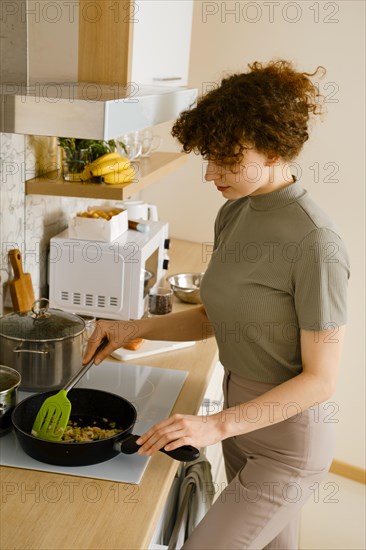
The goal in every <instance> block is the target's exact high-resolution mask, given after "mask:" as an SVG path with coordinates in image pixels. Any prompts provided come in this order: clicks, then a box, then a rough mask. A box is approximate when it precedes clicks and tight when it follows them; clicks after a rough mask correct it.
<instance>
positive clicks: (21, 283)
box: [9, 249, 35, 312]
mask: <svg viewBox="0 0 366 550" xmlns="http://www.w3.org/2000/svg"><path fill="white" fill-rule="evenodd" d="M9 258H10V263H11V265H12V268H13V271H14V278H13V280H12V281H10V282H9V288H10V295H11V301H12V303H13V308H14V310H15V311H21V312H23V311H30V310H31V309H32V304H33V303H34V301H35V297H34V290H33V285H32V279H31V276H30V273H24V272H23V264H22V256H21V254H20V250H17V249H13V250H10V251H9Z"/></svg>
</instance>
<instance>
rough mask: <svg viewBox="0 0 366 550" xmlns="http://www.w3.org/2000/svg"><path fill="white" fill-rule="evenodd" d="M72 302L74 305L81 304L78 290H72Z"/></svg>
mask: <svg viewBox="0 0 366 550" xmlns="http://www.w3.org/2000/svg"><path fill="white" fill-rule="evenodd" d="M72 303H73V304H74V305H75V306H79V305H80V304H81V294H80V292H73V294H72Z"/></svg>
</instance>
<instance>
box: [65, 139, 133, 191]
mask: <svg viewBox="0 0 366 550" xmlns="http://www.w3.org/2000/svg"><path fill="white" fill-rule="evenodd" d="M58 144H59V146H60V147H61V148H62V175H63V178H64V179H65V180H67V181H81V179H82V178H81V174H82V172H83V170H84V168H85V166H86V165H87V164H89V163H90V162H93V161H94V160H96V159H97V158H99V157H101V156H103V155H105V154H107V153H113V152H114V151H116V149H117V145H119V146H120V147H121V148H122V149H123V150H124V151H126V147H125V145H124V143H123V142H122V141H117V140H115V139H110V140H108V141H104V140H94V139H79V138H64V137H59V138H58Z"/></svg>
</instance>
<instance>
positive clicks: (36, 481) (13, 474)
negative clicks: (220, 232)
mask: <svg viewBox="0 0 366 550" xmlns="http://www.w3.org/2000/svg"><path fill="white" fill-rule="evenodd" d="M169 256H170V258H171V262H170V269H169V272H170V273H177V272H182V271H204V270H205V269H206V267H207V263H205V258H202V246H201V245H200V244H197V243H188V242H184V241H179V240H172V248H171V251H170V253H169ZM187 307H191V306H190V305H188V304H182V303H181V302H178V300H176V299H175V302H174V311H177V310H181V309H184V308H187ZM216 361H217V347H216V342H215V340H214V339H212V338H211V339H209V340H207V341H206V342H197V343H196V344H195V346H193V347H190V348H185V349H182V350H177V351H171V352H167V353H162V354H159V355H154V356H151V357H146V358H143V359H138V364H139V365H148V366H153V367H162V368H168V369H178V370H188V371H189V376H188V377H187V380H186V382H185V384H184V386H183V388H182V391H181V393H180V395H179V397H178V399H177V401H176V404H175V406H174V409H173V412H181V413H186V414H195V413H197V411H198V408H199V406H200V404H201V401H202V399H203V396H204V393H205V390H206V387H207V385H208V383H209V380H210V377H211V374H212V370H213V367H214V365H215V363H216ZM0 445H1V440H0ZM105 464H107V462H106V463H105ZM178 465H179V463H178V462H176V461H175V460H172V459H170V458H169V457H167V456H166V455H164V454H162V453H158V454H157V455H155V456H154V457H152V459H151V460H150V461H149V464H148V466H147V469H146V471H145V474H144V476H143V479H142V482H141V483H140V485H131V484H126V483H114V482H109V481H102V480H94V479H88V478H82V477H77V476H68V475H67V476H65V475H60V474H50V473H46V472H37V471H33V470H23V469H19V468H10V467H1V468H0V487H1V497H0V498H1V515H0V547H1V549H2V550H15V549H16V550H20V549H24V550H32V549H35V550H43V549H44V550H63V549H67V550H68V549H77V550H79V549H95V550H97V549H101V550H107V549H111V550H112V549H113V550H117V549H126V550H127V549H128V550H138V549H147V548H148V547H149V544H150V541H151V538H152V536H153V533H154V530H155V527H156V524H157V521H158V519H159V517H160V515H161V512H162V510H163V506H164V503H165V500H166V497H167V495H168V493H169V489H170V487H171V484H172V482H173V479H174V476H175V473H176V471H177V468H178Z"/></svg>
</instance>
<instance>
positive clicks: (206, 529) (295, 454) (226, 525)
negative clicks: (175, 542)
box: [183, 372, 334, 550]
mask: <svg viewBox="0 0 366 550" xmlns="http://www.w3.org/2000/svg"><path fill="white" fill-rule="evenodd" d="M273 386H274V385H273V384H265V383H262V382H254V381H252V380H247V379H244V378H241V377H239V376H237V375H235V374H233V373H228V372H226V374H225V378H224V397H225V404H224V406H225V408H228V407H234V409H235V413H234V414H237V413H238V407H235V406H236V405H239V404H240V403H244V402H247V401H252V400H255V398H256V397H257V396H258V395H262V394H263V393H265V392H266V391H268V390H270V389H271V388H272V387H273ZM278 406H279V405H278V404H277V405H276V403H268V405H266V407H268V410H269V411H274V410H275V407H278ZM291 408H292V409H291ZM291 411H296V412H297V414H296V416H294V417H292V418H289V419H287V420H283V421H282V422H279V423H277V424H272V425H270V426H268V427H266V428H261V429H259V430H254V431H253V432H251V433H249V434H247V435H241V436H237V437H232V438H229V439H227V440H225V441H223V444H222V447H223V453H224V459H225V467H226V474H227V479H228V485H227V486H226V487H225V488H224V490H223V491H222V492H221V494H220V496H219V497H218V498H217V500H216V501H215V503H214V504H213V506H212V507H211V508H210V510H209V512H208V513H207V515H206V516H205V517H204V519H203V520H202V521H201V522H200V524H199V525H198V526H197V527H196V529H195V530H194V532H193V533H192V535H191V536H190V537H189V538H188V539H187V541H186V542H185V544H184V546H183V549H184V550H193V549H195V550H214V549H220V550H221V549H227V550H234V549H244V548H248V549H253V550H254V549H256V550H262V549H268V550H269V549H271V550H274V549H277V550H296V549H297V548H298V538H299V516H300V510H301V508H302V506H303V505H304V504H305V502H306V501H307V499H308V498H309V497H310V496H311V495H315V492H316V491H317V490H319V483H320V482H321V481H322V480H323V479H324V478H325V476H326V474H327V472H328V470H329V468H330V465H331V462H332V457H333V441H334V437H333V432H334V431H333V426H334V424H333V422H334V418H330V416H331V415H330V414H329V410H327V407H326V406H324V404H323V405H322V404H320V405H319V406H317V407H314V408H312V409H309V410H308V411H305V412H301V411H299V407H298V405H296V403H289V404H288V405H287V406H286V410H284V411H283V414H284V415H288V414H290V413H291ZM252 413H253V414H252ZM249 414H250V421H252V422H256V421H257V420H258V418H259V416H260V415H261V414H263V411H261V410H260V408H259V406H258V407H256V406H255V404H253V407H251V408H250V409H249V411H248V415H249ZM238 421H239V418H238Z"/></svg>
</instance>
